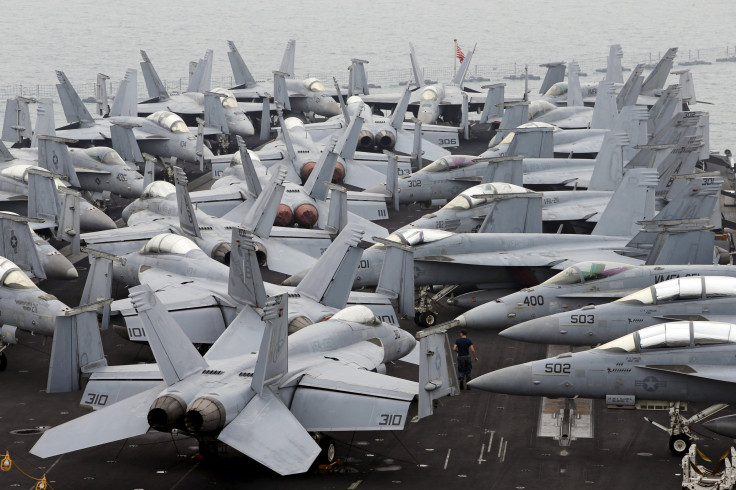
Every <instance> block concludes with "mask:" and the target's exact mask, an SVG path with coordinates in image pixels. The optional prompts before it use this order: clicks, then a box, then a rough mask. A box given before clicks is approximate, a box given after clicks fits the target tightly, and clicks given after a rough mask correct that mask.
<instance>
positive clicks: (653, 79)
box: [641, 48, 677, 95]
mask: <svg viewBox="0 0 736 490" xmlns="http://www.w3.org/2000/svg"><path fill="white" fill-rule="evenodd" d="M675 56H677V48H670V49H668V50H667V52H666V53H665V54H664V56H662V59H661V60H659V62H658V63H657V65H656V66H655V67H654V69H653V70H652V72H651V73H650V74H649V76H648V77H647V78H646V80H644V83H643V84H642V86H641V93H642V94H643V95H655V93H656V92H657V91H658V90H662V89H663V88H664V84H665V82H666V81H667V77H668V76H669V75H670V70H672V64H673V63H674V60H675Z"/></svg>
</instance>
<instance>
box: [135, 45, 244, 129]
mask: <svg viewBox="0 0 736 490" xmlns="http://www.w3.org/2000/svg"><path fill="white" fill-rule="evenodd" d="M141 57H143V61H142V62H141V71H142V72H143V78H144V80H145V81H146V88H147V89H148V95H149V97H150V99H148V100H145V101H143V102H138V115H139V116H148V115H150V114H153V113H154V112H158V111H170V112H173V113H175V114H179V115H180V116H183V117H185V116H188V118H189V119H190V120H189V121H188V123H189V124H193V125H195V126H196V117H202V118H204V120H205V125H206V126H214V125H215V118H218V119H219V118H224V121H222V120H220V121H218V123H219V124H222V123H223V122H224V124H222V128H221V129H223V133H226V134H230V135H233V136H242V137H246V136H252V135H253V134H255V130H254V129H253V123H252V122H251V120H250V119H248V116H247V115H246V114H245V112H243V110H242V109H241V108H240V107H239V106H238V101H237V100H236V99H235V95H234V94H233V93H232V92H231V91H229V90H227V89H224V88H215V89H210V80H211V75H212V50H211V49H208V50H207V52H206V53H205V55H204V58H203V59H202V60H200V62H199V63H198V64H197V68H196V70H195V72H194V74H193V75H192V78H191V80H190V81H189V86H188V87H187V90H186V91H185V92H183V93H181V94H178V95H170V94H169V92H168V91H167V90H166V87H165V86H164V84H163V82H161V79H160V78H159V76H158V73H156V70H155V69H154V67H153V63H151V60H150V59H149V58H148V55H147V54H146V52H145V51H143V50H141ZM208 92H209V93H210V95H211V96H212V94H215V96H212V100H209V98H208V97H207V95H206V94H207V93H208ZM213 113H215V114H217V115H216V116H215V115H214V114H213ZM209 118H212V119H211V120H210V119H209Z"/></svg>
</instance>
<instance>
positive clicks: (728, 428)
mask: <svg viewBox="0 0 736 490" xmlns="http://www.w3.org/2000/svg"><path fill="white" fill-rule="evenodd" d="M703 426H704V427H705V428H706V429H708V430H710V431H712V432H715V433H716V434H720V435H722V436H726V437H730V438H736V415H726V416H725V417H718V418H715V419H712V420H708V421H707V422H705V423H703Z"/></svg>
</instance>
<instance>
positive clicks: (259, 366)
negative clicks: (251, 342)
mask: <svg viewBox="0 0 736 490" xmlns="http://www.w3.org/2000/svg"><path fill="white" fill-rule="evenodd" d="M261 318H262V319H263V321H264V322H266V331H265V332H264V333H263V338H262V339H261V348H260V349H258V359H257V360H256V367H255V370H254V372H253V381H252V383H251V388H253V391H255V392H256V393H258V394H259V395H262V394H263V392H264V391H265V390H266V389H267V388H268V386H267V385H269V384H271V383H273V382H274V381H277V380H278V379H279V378H281V377H282V376H283V375H284V374H286V373H287V371H288V370H289V348H288V346H289V341H288V338H287V337H288V335H289V295H288V294H286V293H284V294H280V295H278V296H274V297H271V298H269V299H268V300H267V301H266V305H265V306H264V308H263V316H262V317H261Z"/></svg>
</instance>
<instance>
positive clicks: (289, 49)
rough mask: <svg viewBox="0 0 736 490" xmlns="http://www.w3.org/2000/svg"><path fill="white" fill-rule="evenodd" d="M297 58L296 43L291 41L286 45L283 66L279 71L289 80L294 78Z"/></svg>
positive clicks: (282, 60)
mask: <svg viewBox="0 0 736 490" xmlns="http://www.w3.org/2000/svg"><path fill="white" fill-rule="evenodd" d="M295 56H296V41H295V40H294V39H289V42H287V43H286V50H285V51H284V57H283V58H281V66H280V67H279V71H281V72H284V73H286V76H287V77H288V78H294V58H295Z"/></svg>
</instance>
